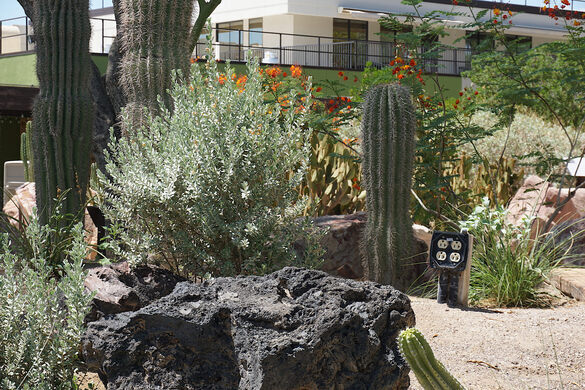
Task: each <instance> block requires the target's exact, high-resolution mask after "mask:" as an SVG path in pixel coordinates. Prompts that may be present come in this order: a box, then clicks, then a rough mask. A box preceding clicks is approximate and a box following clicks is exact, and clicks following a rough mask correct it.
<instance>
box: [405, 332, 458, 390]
mask: <svg viewBox="0 0 585 390" xmlns="http://www.w3.org/2000/svg"><path fill="white" fill-rule="evenodd" d="M398 346H399V348H400V352H401V353H402V355H403V356H404V358H405V359H406V361H407V362H408V364H409V365H410V368H411V369H412V371H413V372H414V374H415V375H416V378H417V379H418V381H419V383H420V384H421V386H423V388H424V389H425V390H459V389H461V390H464V387H463V386H462V385H461V383H459V381H458V380H457V379H455V377H453V375H451V374H450V373H449V371H447V369H446V368H445V366H443V364H442V363H441V362H440V361H438V360H437V359H436V358H435V355H434V354H433V350H432V349H431V347H430V345H429V343H427V341H426V340H425V338H424V337H423V335H422V333H421V332H420V331H419V330H418V329H416V328H408V329H406V330H403V331H402V332H401V333H400V335H399V336H398Z"/></svg>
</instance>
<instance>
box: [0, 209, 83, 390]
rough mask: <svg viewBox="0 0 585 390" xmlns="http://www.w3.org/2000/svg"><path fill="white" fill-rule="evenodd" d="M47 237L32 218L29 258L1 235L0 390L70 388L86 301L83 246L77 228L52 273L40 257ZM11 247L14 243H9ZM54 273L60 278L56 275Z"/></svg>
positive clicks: (28, 235) (46, 230)
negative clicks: (30, 256)
mask: <svg viewBox="0 0 585 390" xmlns="http://www.w3.org/2000/svg"><path fill="white" fill-rule="evenodd" d="M52 233H54V232H52V231H51V228H50V227H49V225H44V226H40V225H39V223H38V220H37V219H36V218H33V219H32V220H31V222H30V225H29V226H28V227H27V229H26V230H25V232H24V234H25V235H26V242H27V243H28V244H29V245H30V248H29V249H30V250H31V253H32V254H33V256H32V258H28V259H25V258H22V257H21V256H19V255H16V254H15V252H14V250H13V249H12V248H10V245H11V243H9V240H8V235H7V234H2V235H0V388H1V389H3V390H4V389H69V388H75V384H74V369H75V364H76V363H77V352H78V349H79V343H80V338H81V334H82V333H83V320H84V317H85V315H86V313H87V310H88V308H89V303H90V301H91V297H90V296H89V295H88V294H87V293H86V292H85V290H84V285H83V283H84V279H85V272H84V270H83V267H82V261H83V258H84V257H85V254H86V250H87V245H86V244H85V242H84V239H83V230H82V226H81V224H79V225H77V226H76V227H75V229H74V231H73V232H72V234H73V239H72V241H71V242H72V244H71V245H70V246H68V248H67V249H66V254H65V256H64V258H65V260H64V261H63V263H62V264H60V266H61V268H60V270H59V271H56V270H55V269H54V268H53V267H52V266H51V264H50V261H49V260H48V259H47V258H46V257H45V256H44V254H46V253H47V248H46V247H45V246H46V245H47V243H48V242H49V235H50V234H52ZM12 244H14V243H12ZM55 273H59V275H55Z"/></svg>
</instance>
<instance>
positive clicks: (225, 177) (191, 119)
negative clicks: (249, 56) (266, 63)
mask: <svg viewBox="0 0 585 390" xmlns="http://www.w3.org/2000/svg"><path fill="white" fill-rule="evenodd" d="M307 87H310V86H307ZM265 92H266V87H265V86H263V85H262V81H261V76H260V74H259V69H258V64H257V62H255V61H252V62H251V63H250V64H249V65H248V70H247V79H246V78H244V77H243V76H241V75H236V74H235V73H234V71H233V70H232V69H231V68H230V67H229V66H228V67H227V68H226V69H225V74H223V73H221V72H220V71H219V69H218V68H217V64H215V62H214V61H208V63H207V64H206V65H205V66H202V67H200V66H198V65H197V64H195V65H193V66H192V67H191V73H190V76H189V82H184V81H181V77H180V76H179V77H175V80H174V82H173V88H172V89H171V91H170V96H171V99H172V106H173V112H172V113H171V112H169V110H167V109H166V108H165V106H164V105H161V109H160V115H159V116H156V117H154V116H152V115H147V117H146V121H145V126H143V127H141V128H138V129H133V131H131V132H129V133H128V137H127V138H124V139H122V140H121V141H119V142H117V143H116V142H112V143H111V144H110V146H111V153H110V154H108V155H107V157H106V159H107V161H108V164H107V172H108V173H109V175H110V176H111V181H108V180H106V179H105V178H104V177H103V176H102V182H103V184H104V187H105V204H104V209H105V214H106V216H107V217H108V218H109V219H111V220H112V222H113V225H114V226H119V227H120V228H119V229H117V233H118V236H117V238H118V241H117V242H118V243H119V244H120V245H118V247H117V252H118V254H119V255H121V256H123V257H124V258H126V259H128V260H129V261H130V263H131V264H136V263H139V262H144V261H149V262H159V263H161V264H163V265H164V266H166V267H169V268H171V269H172V270H173V271H175V272H177V273H180V274H187V275H198V276H201V277H207V276H218V275H235V274H256V273H265V272H269V271H271V270H274V269H278V268H280V267H282V266H285V265H307V264H308V265H311V264H313V263H314V262H315V260H316V256H314V255H309V256H305V257H304V260H300V258H297V256H296V254H295V253H294V251H293V249H292V245H291V244H292V243H293V242H294V241H296V240H297V239H299V238H304V239H305V240H308V241H309V243H313V248H314V244H316V242H315V240H314V238H315V235H314V234H312V233H313V232H314V231H313V228H312V227H311V226H310V223H309V222H308V221H306V220H299V219H297V217H298V216H300V215H302V211H303V205H304V204H305V201H304V200H302V199H301V200H299V196H298V193H297V192H296V191H295V187H297V185H298V184H299V183H300V182H301V180H302V177H303V175H304V174H305V172H306V166H307V162H308V161H307V160H308V157H309V155H310V153H309V149H308V148H309V142H308V138H309V135H310V130H309V129H306V128H304V127H305V123H306V117H307V114H308V112H307V110H308V107H310V104H311V103H310V101H309V99H310V93H309V91H308V89H307V90H306V91H305V92H304V93H303V94H302V95H303V96H300V95H298V94H295V93H294V92H293V91H291V93H290V95H289V100H290V104H288V105H287V106H286V107H281V105H279V104H278V103H268V102H267V101H266V100H265V99H264V97H265ZM301 98H302V99H303V101H301ZM301 103H302V104H301ZM114 230H116V229H114ZM309 246H310V247H311V245H309Z"/></svg>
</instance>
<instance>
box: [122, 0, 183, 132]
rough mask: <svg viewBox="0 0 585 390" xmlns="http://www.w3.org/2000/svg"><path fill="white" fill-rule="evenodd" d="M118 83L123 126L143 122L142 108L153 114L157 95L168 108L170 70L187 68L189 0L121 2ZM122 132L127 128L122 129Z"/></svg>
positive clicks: (136, 0) (156, 103)
mask: <svg viewBox="0 0 585 390" xmlns="http://www.w3.org/2000/svg"><path fill="white" fill-rule="evenodd" d="M120 8H121V11H122V12H121V15H122V18H121V28H122V31H124V34H123V35H122V36H121V49H122V50H121V51H122V62H121V73H120V75H121V76H120V79H121V80H120V82H121V85H122V88H123V90H124V93H125V95H126V98H127V105H126V113H127V115H128V116H129V120H128V121H127V123H129V124H130V127H135V126H140V125H141V124H142V123H143V122H144V118H143V116H144V109H145V108H146V109H147V110H148V111H149V112H150V113H152V114H156V113H157V112H158V110H159V103H158V96H159V95H161V99H162V101H163V104H164V105H165V107H166V108H168V109H171V108H172V107H171V102H170V97H169V95H168V94H167V93H166V91H167V90H168V89H169V88H170V86H171V71H172V70H173V69H180V70H182V71H183V72H185V71H186V70H187V69H188V66H189V57H190V56H191V52H192V51H193V50H192V49H190V34H189V33H190V31H191V18H192V15H193V0H174V1H168V0H121V1H120ZM123 131H124V132H125V133H126V132H128V131H129V128H124V129H123Z"/></svg>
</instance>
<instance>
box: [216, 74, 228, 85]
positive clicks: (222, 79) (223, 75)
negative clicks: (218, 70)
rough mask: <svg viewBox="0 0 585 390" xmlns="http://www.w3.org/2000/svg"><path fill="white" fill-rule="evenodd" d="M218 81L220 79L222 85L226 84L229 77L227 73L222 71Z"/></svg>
mask: <svg viewBox="0 0 585 390" xmlns="http://www.w3.org/2000/svg"><path fill="white" fill-rule="evenodd" d="M217 81H219V83H220V84H221V85H224V84H225V82H226V81H227V77H226V75H225V74H223V73H222V74H220V75H219V77H218V79H217Z"/></svg>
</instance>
